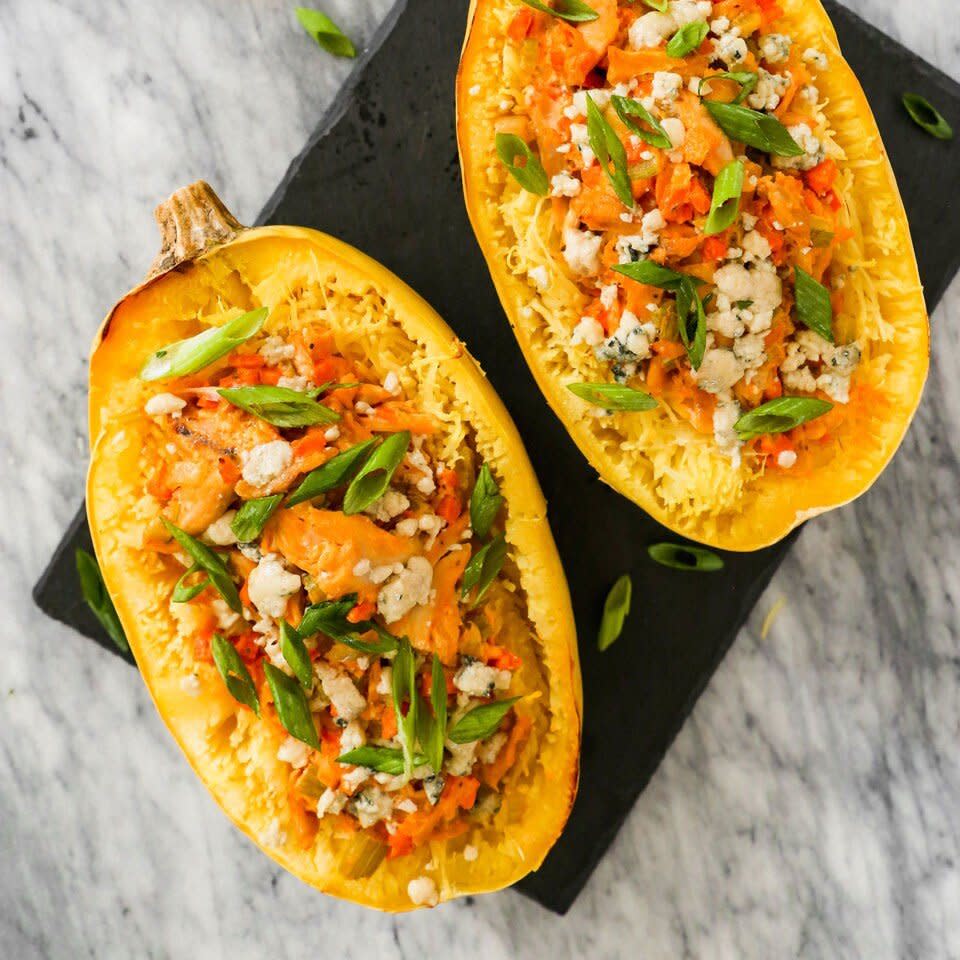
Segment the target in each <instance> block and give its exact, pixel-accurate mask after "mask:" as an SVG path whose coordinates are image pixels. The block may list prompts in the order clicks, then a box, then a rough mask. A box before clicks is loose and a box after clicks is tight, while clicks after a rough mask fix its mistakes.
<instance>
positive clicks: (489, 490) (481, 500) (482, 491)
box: [470, 464, 503, 540]
mask: <svg viewBox="0 0 960 960" xmlns="http://www.w3.org/2000/svg"><path fill="white" fill-rule="evenodd" d="M502 504H503V497H502V496H501V495H500V488H499V487H498V486H497V481H496V480H494V479H493V474H492V473H491V472H490V468H489V467H488V466H487V465H486V464H484V465H483V466H482V467H481V468H480V472H479V473H478V474H477V481H476V483H475V484H474V485H473V493H472V494H471V495H470V526H471V528H472V529H473V532H474V535H475V536H477V537H480V539H481V540H482V539H484V538H485V537H486V535H487V534H488V533H489V532H490V527H491V526H492V524H493V521H494V520H496V518H497V514H498V513H499V512H500V506H501V505H502Z"/></svg>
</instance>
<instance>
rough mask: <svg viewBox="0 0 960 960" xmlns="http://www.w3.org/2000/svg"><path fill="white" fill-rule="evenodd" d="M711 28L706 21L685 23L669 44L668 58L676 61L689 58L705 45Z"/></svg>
mask: <svg viewBox="0 0 960 960" xmlns="http://www.w3.org/2000/svg"><path fill="white" fill-rule="evenodd" d="M709 32H710V27H709V26H708V25H707V23H706V21H704V20H694V21H693V23H685V24H684V25H683V26H682V27H681V28H680V29H679V30H678V31H677V32H676V33H675V34H674V35H673V36H672V37H671V38H670V41H669V42H668V43H667V56H668V57H673V58H674V59H676V60H679V59H681V58H682V57H686V56H689V55H690V54H691V53H693V52H694V50H696V49H697V48H698V47H699V46H700V44H701V43H703V41H704V39H705V38H706V36H707V34H708V33H709Z"/></svg>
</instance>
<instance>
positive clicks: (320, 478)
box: [287, 439, 377, 507]
mask: <svg viewBox="0 0 960 960" xmlns="http://www.w3.org/2000/svg"><path fill="white" fill-rule="evenodd" d="M376 442H377V441H376V439H370V440H364V441H363V443H358V444H355V445H354V446H352V447H350V448H349V449H347V450H344V451H343V453H338V454H337V455H336V456H335V457H331V458H330V459H329V460H328V461H327V462H326V463H325V464H323V465H322V466H319V467H317V469H316V470H311V471H310V473H308V474H307V475H306V477H304V479H303V482H302V483H301V484H300V486H299V487H297V489H296V490H294V491H293V493H292V494H291V495H290V499H289V500H287V506H288V507H293V506H295V505H296V504H298V503H303V502H304V501H305V500H312V499H313V498H314V497H319V496H320V495H321V494H323V493H328V492H329V491H331V490H334V489H336V488H337V487H339V486H341V485H342V484H344V483H346V482H347V480H349V479H350V476H351V475H352V473H353V471H354V470H355V469H356V468H357V467H359V466H360V464H361V463H363V461H364V459H365V457H366V456H367V454H368V453H369V452H370V450H371V449H372V448H373V447H374V446H375V445H376Z"/></svg>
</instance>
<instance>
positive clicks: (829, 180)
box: [803, 158, 839, 197]
mask: <svg viewBox="0 0 960 960" xmlns="http://www.w3.org/2000/svg"><path fill="white" fill-rule="evenodd" d="M838 172H839V171H838V170H837V165H836V163H835V162H834V161H833V160H831V159H829V158H828V159H826V160H824V161H823V163H820V164H818V165H817V166H815V167H814V168H813V169H812V170H808V171H807V172H806V173H805V174H804V175H803V179H804V180H806V181H807V186H808V187H809V188H810V189H811V190H813V192H814V193H816V194H817V195H819V196H821V197H822V196H824V195H825V194H826V193H827V191H828V190H830V189H831V188H832V187H833V185H834V184H835V183H836V182H837V174H838Z"/></svg>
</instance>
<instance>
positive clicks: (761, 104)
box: [747, 67, 790, 111]
mask: <svg viewBox="0 0 960 960" xmlns="http://www.w3.org/2000/svg"><path fill="white" fill-rule="evenodd" d="M757 77H758V79H757V86H756V88H755V89H754V91H753V93H751V94H750V96H749V97H747V105H748V106H750V107H753V109H754V110H768V111H770V110H776V109H777V107H779V106H780V101H781V100H782V99H783V95H784V94H785V93H786V92H787V89H788V88H789V86H790V73H789V72H788V73H783V74H781V73H770V72H769V71H767V70H764V69H763V67H761V68H760V69H759V71H758V73H757Z"/></svg>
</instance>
